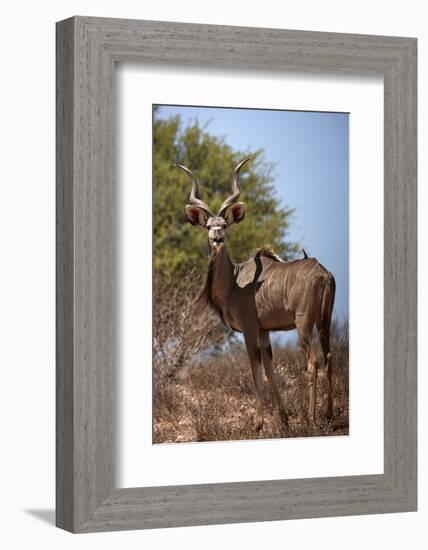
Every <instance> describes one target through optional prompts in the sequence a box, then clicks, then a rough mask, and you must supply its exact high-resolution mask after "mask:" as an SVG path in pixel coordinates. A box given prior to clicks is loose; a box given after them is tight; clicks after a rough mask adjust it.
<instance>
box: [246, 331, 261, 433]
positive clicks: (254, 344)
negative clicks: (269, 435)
mask: <svg viewBox="0 0 428 550" xmlns="http://www.w3.org/2000/svg"><path fill="white" fill-rule="evenodd" d="M244 339H245V345H246V347H247V352H248V357H249V359H250V365H251V370H252V372H253V378H254V384H255V386H256V416H255V429H256V430H257V431H259V430H261V429H262V427H263V372H262V362H261V351H260V346H259V343H258V335H257V333H256V334H253V333H252V332H250V333H244Z"/></svg>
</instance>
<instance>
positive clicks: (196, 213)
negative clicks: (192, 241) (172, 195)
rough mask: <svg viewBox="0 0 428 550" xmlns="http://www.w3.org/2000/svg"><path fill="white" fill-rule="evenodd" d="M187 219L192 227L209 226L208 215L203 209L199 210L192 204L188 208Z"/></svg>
mask: <svg viewBox="0 0 428 550" xmlns="http://www.w3.org/2000/svg"><path fill="white" fill-rule="evenodd" d="M186 218H187V221H189V222H190V223H191V224H192V225H200V226H201V227H206V226H207V221H208V214H207V213H206V212H205V211H204V210H202V208H198V207H197V206H193V205H192V204H188V205H187V206H186Z"/></svg>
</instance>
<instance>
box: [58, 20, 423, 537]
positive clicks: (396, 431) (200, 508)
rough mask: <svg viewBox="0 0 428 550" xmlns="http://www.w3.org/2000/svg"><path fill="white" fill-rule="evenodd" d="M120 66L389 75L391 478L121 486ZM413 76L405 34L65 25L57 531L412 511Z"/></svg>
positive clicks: (387, 471) (387, 473)
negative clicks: (117, 471)
mask: <svg viewBox="0 0 428 550" xmlns="http://www.w3.org/2000/svg"><path fill="white" fill-rule="evenodd" d="M118 61H120V62H125V61H127V62H135V63H140V64H146V65H148V64H162V65H174V66H177V65H186V66H193V67H198V68H201V67H205V70H206V68H207V67H209V69H210V70H213V69H218V70H222V71H229V70H233V71H236V70H240V71H251V72H253V71H259V72H260V71H262V72H264V73H267V72H279V73H280V72H284V71H299V72H304V71H310V72H314V71H315V72H330V73H331V72H336V73H340V74H344V73H348V74H356V75H358V74H378V75H382V76H383V78H384V88H385V128H384V137H385V211H384V216H385V239H384V241H385V244H384V246H385V280H384V288H385V320H384V337H385V365H384V373H385V384H384V388H385V389H384V391H385V394H384V404H385V426H384V449H385V467H384V474H383V475H367V476H350V477H338V478H318V479H299V480H274V481H260V482H248V483H220V484H213V485H193V486H189V485H186V486H177V487H151V488H147V487H146V488H132V489H115V487H114V467H115V464H114V457H115V448H114V446H115V420H114V396H115V391H114V389H115V388H114V372H115V371H114V367H115V326H114V321H115V318H116V316H115V233H116V232H115V223H116V222H115V215H116V214H115V182H114V170H113V158H114V146H113V143H114V131H113V101H114V97H113V92H114V86H113V82H114V64H115V62H118ZM416 78H417V77H416V40H415V39H412V38H399V37H384V36H367V35H351V34H346V35H345V34H333V33H317V32H303V31H286V30H278V29H257V28H244V27H226V26H212V25H193V24H182V23H168V22H156V21H134V20H120V19H99V18H87V17H75V18H72V19H68V20H65V21H62V22H60V23H58V24H57V525H58V526H59V527H62V528H64V529H67V530H69V531H72V532H91V531H105V530H116V529H140V528H155V527H170V526H180V525H202V524H212V523H233V522H245V521H264V520H266V521H267V520H279V519H290V518H303V517H319V516H337V515H349V514H368V513H384V512H403V511H412V510H416V499H417V497H416V494H417V477H416V475H417V462H416V460H417V452H416V408H417V404H416V360H417V356H416V353H417V350H416V298H417V292H416V270H417V263H416V245H417V241H416V178H417V174H416V150H417V149H416V146H417V142H416ZM145 397H146V398H147V399H151V396H145Z"/></svg>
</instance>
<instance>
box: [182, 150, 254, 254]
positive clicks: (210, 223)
mask: <svg viewBox="0 0 428 550" xmlns="http://www.w3.org/2000/svg"><path fill="white" fill-rule="evenodd" d="M249 160H250V159H249V158H246V159H244V160H243V161H241V162H240V163H239V164H238V166H237V167H236V168H235V170H234V171H233V176H232V194H231V195H230V197H228V198H227V199H226V200H225V201H224V203H223V204H222V205H221V206H220V210H219V211H218V214H217V216H215V215H214V214H213V213H212V211H211V209H210V208H209V207H208V206H207V205H206V204H205V203H204V202H202V201H201V200H200V198H199V196H198V194H199V186H198V180H197V179H196V177H195V176H194V175H193V174H192V172H191V171H190V170H189V169H188V168H186V167H185V166H183V165H181V164H176V165H175V166H177V167H178V168H181V169H182V170H184V172H186V174H188V176H189V177H190V178H191V180H192V191H191V192H190V197H189V204H188V205H187V206H186V217H187V220H188V221H189V222H190V223H191V224H192V225H199V226H201V227H203V228H204V229H206V230H207V231H208V246H209V249H210V253H211V255H213V256H214V255H216V254H217V252H219V251H220V250H221V248H222V247H223V246H224V242H225V238H226V229H227V228H228V227H229V226H230V225H232V224H234V223H239V222H240V221H242V220H243V219H244V216H245V206H244V203H243V202H237V201H238V198H239V194H240V191H239V186H238V176H239V171H240V170H241V168H242V166H243V165H244V164H245V163H246V162H248V161H249Z"/></svg>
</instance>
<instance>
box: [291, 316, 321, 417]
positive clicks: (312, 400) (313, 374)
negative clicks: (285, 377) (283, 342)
mask: <svg viewBox="0 0 428 550" xmlns="http://www.w3.org/2000/svg"><path fill="white" fill-rule="evenodd" d="M296 325H297V332H298V333H299V337H300V343H301V346H302V348H303V350H304V351H305V353H306V361H307V368H308V373H309V419H310V421H311V422H312V423H313V424H315V405H316V400H317V378H318V359H317V355H316V353H315V351H314V349H313V347H312V328H313V326H312V325H311V324H306V325H305V324H304V323H303V322H302V321H300V322H297V323H296Z"/></svg>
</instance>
